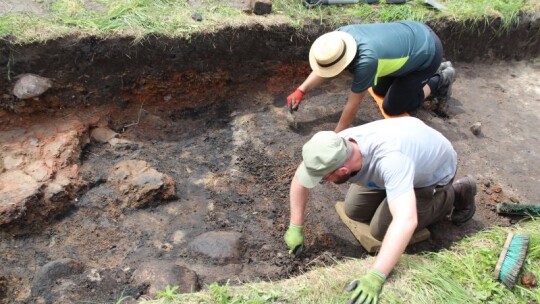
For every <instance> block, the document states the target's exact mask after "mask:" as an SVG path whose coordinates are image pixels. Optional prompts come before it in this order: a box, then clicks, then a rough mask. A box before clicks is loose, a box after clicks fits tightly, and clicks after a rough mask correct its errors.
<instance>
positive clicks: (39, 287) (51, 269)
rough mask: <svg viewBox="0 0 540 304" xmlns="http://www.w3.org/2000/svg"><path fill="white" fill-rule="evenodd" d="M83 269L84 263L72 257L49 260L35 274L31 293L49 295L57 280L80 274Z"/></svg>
mask: <svg viewBox="0 0 540 304" xmlns="http://www.w3.org/2000/svg"><path fill="white" fill-rule="evenodd" d="M83 271H84V264H82V263H81V262H79V261H76V260H73V259H70V258H64V259H59V260H55V261H52V262H49V263H47V264H45V265H44V266H43V267H41V268H40V269H39V270H38V272H37V273H36V275H35V276H34V280H33V281H32V291H31V294H32V296H34V297H35V296H44V295H49V294H50V291H51V289H52V288H53V287H54V284H55V282H56V280H59V279H61V278H65V277H69V276H72V275H78V274H81V273H82V272H83ZM46 298H47V296H46Z"/></svg>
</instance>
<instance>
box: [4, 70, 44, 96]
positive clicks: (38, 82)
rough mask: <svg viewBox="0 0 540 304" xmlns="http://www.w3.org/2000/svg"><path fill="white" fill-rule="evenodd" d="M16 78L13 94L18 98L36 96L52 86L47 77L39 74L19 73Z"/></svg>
mask: <svg viewBox="0 0 540 304" xmlns="http://www.w3.org/2000/svg"><path fill="white" fill-rule="evenodd" d="M17 78H19V79H18V80H17V82H15V86H14V87H13V95H15V96H17V98H19V99H28V98H33V97H37V96H39V95H41V94H43V93H45V91H47V90H48V89H49V88H50V87H52V81H51V80H50V79H49V78H45V77H41V76H39V75H35V74H21V75H19V76H17Z"/></svg>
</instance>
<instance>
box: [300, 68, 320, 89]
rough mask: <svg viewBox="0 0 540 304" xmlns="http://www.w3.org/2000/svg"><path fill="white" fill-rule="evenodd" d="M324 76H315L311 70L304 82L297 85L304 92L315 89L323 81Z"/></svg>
mask: <svg viewBox="0 0 540 304" xmlns="http://www.w3.org/2000/svg"><path fill="white" fill-rule="evenodd" d="M324 80H325V78H322V77H320V76H317V74H315V73H314V72H311V74H309V76H308V77H307V78H306V80H304V82H303V83H302V84H301V85H300V86H299V87H298V88H299V89H300V90H302V91H303V92H304V93H307V92H308V91H311V90H313V89H315V88H316V87H318V86H320V85H321V84H322V83H323V82H324Z"/></svg>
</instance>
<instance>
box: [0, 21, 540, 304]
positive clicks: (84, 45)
mask: <svg viewBox="0 0 540 304" xmlns="http://www.w3.org/2000/svg"><path fill="white" fill-rule="evenodd" d="M429 25H430V26H431V27H432V28H433V29H434V31H435V32H436V33H437V34H439V36H440V37H441V39H442V41H443V43H444V47H445V57H446V58H447V59H449V60H452V61H453V62H455V63H456V64H457V65H458V66H457V67H458V70H459V71H460V72H459V73H461V74H460V75H461V76H460V77H461V78H459V79H463V81H471V82H472V83H475V85H474V88H475V89H474V90H473V91H471V90H469V89H468V86H467V85H462V87H458V88H457V92H456V93H455V95H456V96H457V97H456V98H454V99H453V100H452V102H451V105H450V111H451V113H450V117H449V118H448V117H445V118H444V119H442V118H440V117H437V116H435V115H432V113H431V112H429V111H421V112H420V113H419V118H421V119H423V120H425V121H427V122H429V124H430V125H432V126H434V127H435V128H437V129H438V130H441V132H443V133H444V134H445V135H446V136H447V137H448V138H449V139H450V140H451V141H452V142H453V144H454V145H455V148H456V150H457V151H458V154H459V155H460V157H461V159H460V164H459V169H458V171H460V173H465V174H469V173H471V172H468V170H473V169H476V170H477V172H479V171H482V170H483V171H482V172H483V173H482V174H484V175H483V176H478V177H477V179H478V180H479V185H480V186H479V188H480V190H479V191H480V192H481V196H480V194H479V196H478V197H477V201H478V204H477V205H478V210H479V211H477V213H479V214H481V217H480V218H478V219H475V220H474V221H472V223H471V224H469V225H468V226H466V227H465V228H463V227H461V228H456V227H454V226H452V225H450V224H448V223H447V224H443V225H442V226H440V227H439V228H437V227H435V228H434V229H433V230H432V240H431V241H430V242H423V243H422V244H419V245H418V246H417V247H413V248H410V249H409V250H411V251H412V252H417V251H422V250H438V249H440V248H444V247H447V246H449V245H451V244H452V243H453V242H455V241H456V240H457V239H459V238H461V237H463V236H464V235H466V234H467V233H473V232H474V231H477V230H479V229H482V228H484V227H485V226H487V225H494V224H509V220H508V219H506V218H504V219H501V218H500V217H498V216H496V215H494V212H493V202H496V201H501V200H506V201H509V200H514V201H518V200H519V199H520V195H522V196H524V197H525V198H533V197H537V196H538V193H537V191H538V190H536V187H535V185H536V181H537V179H538V172H536V171H534V168H537V166H535V164H537V163H540V159H539V157H538V155H537V152H536V150H537V149H536V147H537V146H538V145H537V140H536V137H534V135H533V137H532V140H529V141H527V142H525V143H524V142H523V141H521V138H528V137H530V136H529V135H530V134H534V132H535V131H530V133H527V132H525V134H524V135H522V134H521V132H522V131H523V129H526V128H525V127H523V128H521V127H520V126H515V124H514V122H513V120H512V118H513V117H514V116H516V115H517V116H519V119H520V120H521V121H528V122H529V123H528V124H527V126H528V127H530V128H531V130H536V129H537V128H536V126H535V123H536V121H538V119H536V118H535V116H534V115H535V111H537V110H535V109H536V108H534V107H532V108H531V109H532V110H529V111H527V110H526V109H527V106H528V105H529V104H532V103H529V101H531V100H533V99H534V98H537V97H535V96H536V95H535V93H534V90H535V87H537V85H536V83H535V82H534V81H536V80H535V79H538V78H539V77H536V76H535V75H537V74H538V71H537V70H535V69H534V68H530V69H529V67H528V66H529V63H531V62H534V59H535V58H537V57H538V55H539V53H540V35H539V33H540V23H539V22H538V18H537V16H529V15H527V16H522V17H521V19H520V22H519V24H518V25H515V26H511V27H509V28H506V29H502V28H501V22H500V20H490V21H489V22H485V23H482V24H480V25H479V24H475V23H468V22H464V23H462V22H453V21H447V20H446V21H445V20H443V21H438V22H433V23H429ZM329 30H331V29H330V28H328V27H326V26H324V25H320V24H318V23H312V24H308V25H306V26H305V27H304V28H303V29H302V30H299V29H295V28H292V27H288V26H274V27H262V26H249V27H242V28H227V29H223V30H220V31H219V32H216V33H212V34H196V35H194V36H192V37H191V38H190V39H171V38H167V37H154V36H152V37H147V38H145V39H142V40H141V41H138V42H134V41H133V40H132V39H130V38H113V39H98V38H95V37H86V38H74V37H70V38H62V39H58V40H54V41H48V42H44V43H36V44H29V45H18V44H12V43H10V41H9V40H3V41H2V42H1V43H0V77H1V79H2V81H1V82H0V92H1V94H0V144H1V146H0V148H1V150H0V153H1V155H2V163H1V165H2V166H0V182H1V184H0V303H2V301H4V300H5V302H6V303H27V302H33V301H37V302H40V303H75V302H81V301H93V302H96V303H97V302H115V301H116V299H118V297H119V296H120V294H123V295H127V296H131V297H133V298H140V297H141V296H152V295H154V294H155V292H156V290H159V289H160V288H163V287H164V286H165V284H173V285H179V286H180V291H181V292H190V291H196V290H198V289H200V288H201V287H202V286H205V285H206V284H209V283H212V282H221V283H224V282H227V281H229V282H230V283H241V282H244V281H250V280H257V279H271V280H277V279H283V278H287V277H289V276H291V275H295V274H298V273H300V272H303V271H306V270H308V269H309V268H310V267H312V266H321V265H329V264H332V263H333V262H335V261H336V260H338V259H339V258H341V257H343V256H352V257H361V256H363V255H364V254H366V252H364V251H362V249H361V248H359V246H358V243H357V241H356V240H355V239H354V237H353V236H352V235H351V234H350V232H349V231H348V230H347V228H346V227H344V225H343V224H342V223H340V221H339V220H338V218H337V216H336V215H335V212H334V210H333V204H331V203H328V202H334V201H335V200H336V198H339V197H343V196H344V194H345V193H346V190H347V188H346V186H344V185H343V186H333V185H329V186H325V187H319V188H317V189H316V190H314V191H313V192H312V197H311V199H312V200H311V203H312V205H311V207H310V208H311V209H310V212H309V213H308V214H307V222H306V226H308V227H309V229H306V245H307V248H308V250H306V252H305V253H304V255H303V257H301V258H299V259H295V258H293V257H291V256H289V255H288V254H287V253H286V249H285V248H284V244H283V241H282V236H283V233H284V232H285V229H286V227H287V225H288V220H289V218H288V212H289V208H288V191H289V183H290V179H291V177H292V175H293V174H294V170H295V169H296V165H297V164H298V163H299V162H300V157H301V156H300V153H299V151H300V150H301V144H302V143H303V142H304V141H305V140H307V138H308V137H309V136H310V135H312V134H313V133H314V132H316V131H317V130H322V129H331V128H333V126H334V125H335V123H336V121H337V120H338V119H339V115H340V111H341V109H342V107H343V101H344V100H345V99H346V93H347V91H348V86H349V85H350V83H349V80H348V79H347V78H338V79H335V80H332V81H330V83H329V84H327V85H326V86H325V87H323V88H321V89H318V90H315V91H313V92H311V93H310V97H309V99H310V100H309V102H306V103H305V104H303V106H302V111H299V112H298V114H297V118H298V120H299V122H300V124H299V128H298V129H296V130H291V129H289V128H288V126H287V124H286V123H285V112H284V103H285V96H286V95H287V94H288V93H289V92H290V91H292V90H293V89H295V88H296V86H298V85H299V84H300V83H301V81H303V80H304V79H305V77H306V76H307V75H308V74H309V72H310V68H309V65H308V63H307V54H308V51H309V46H310V45H311V42H312V41H313V40H314V39H315V38H316V37H318V36H319V35H321V34H322V33H325V32H326V31H329ZM516 60H517V61H520V60H521V61H522V62H525V63H517V65H518V66H520V67H521V68H520V72H521V71H525V72H523V73H525V74H523V75H522V74H520V73H518V72H516V71H514V70H512V69H513V66H510V67H507V66H504V65H501V64H496V67H495V68H494V69H492V70H490V69H489V68H486V67H485V66H489V64H490V63H500V62H505V61H509V62H516ZM482 63H487V64H486V65H482ZM471 67H472V68H471ZM524 67H525V68H524ZM501 71H502V72H501ZM507 72H508V74H512V75H513V77H514V78H515V81H516V82H517V84H518V85H513V86H512V85H509V86H507V87H506V84H510V82H512V81H514V80H513V79H512V78H511V77H510V76H508V77H510V78H505V76H507V75H506V74H505V73H507ZM25 73H32V74H37V75H40V76H43V77H47V78H49V79H51V80H52V87H51V88H50V89H49V90H47V91H46V92H45V93H43V94H42V95H40V96H38V97H36V98H30V99H25V100H19V99H17V98H16V97H15V96H13V94H12V88H13V85H14V84H15V82H16V81H17V79H18V76H20V75H22V74H25ZM527 73H529V74H527ZM496 77H498V80H497V81H496V82H495V83H491V82H490V80H491V79H492V78H496ZM522 77H523V78H522ZM484 78H485V79H484ZM499 80H500V81H499ZM499 82H505V83H504V84H499ZM521 86H523V87H525V89H524V90H523V91H520V92H515V91H514V90H513V87H520V88H521ZM527 88H531V89H530V90H526V89H527ZM477 90H480V93H478V94H477ZM482 92H483V93H482ZM527 92H529V93H527ZM487 94H492V95H489V96H487ZM519 94H521V95H519ZM484 95H486V96H484ZM516 96H519V97H520V98H521V99H523V100H524V102H525V105H522V109H523V110H521V111H519V112H517V114H516V113H515V112H508V113H506V114H505V115H503V116H500V117H498V119H497V120H493V125H494V127H493V128H491V129H490V128H489V127H490V122H488V123H486V124H485V126H484V128H485V129H484V130H485V132H486V136H485V137H484V138H480V139H478V138H476V137H473V138H471V137H470V136H469V135H468V125H465V126H463V124H465V123H470V122H471V120H473V119H477V117H474V115H476V114H475V111H476V109H477V108H483V109H485V113H482V115H484V116H487V117H494V116H493V115H498V114H500V113H501V112H502V111H505V110H509V111H510V110H512V111H515V109H516V107H514V106H513V104H510V106H507V105H506V104H507V103H504V102H506V101H507V100H511V101H512V102H515V100H517V98H516ZM470 100H474V101H475V102H477V103H478V107H473V108H472V109H470V108H467V107H468V106H469V104H471V103H470V102H469V103H467V102H465V101H470ZM532 102H535V101H534V100H533V101H532ZM501 105H502V106H501ZM503 106H504V107H503ZM496 107H503V108H502V109H505V110H501V108H496ZM497 111H498V112H497ZM463 113H467V115H468V116H466V117H464V114H463ZM460 115H461V116H460ZM476 116H481V115H476ZM379 118H380V116H379V113H378V110H377V109H376V107H375V106H374V104H373V103H367V102H366V103H365V105H363V106H362V113H360V114H359V115H358V118H357V119H356V120H355V124H362V123H366V122H369V121H372V120H375V119H379ZM506 118H508V121H505V119H506ZM463 130H466V131H463ZM492 130H502V131H501V132H506V133H504V134H502V135H500V134H497V135H496V136H495V135H493V136H492V135H491V134H489V133H490V132H492ZM493 132H494V131H493ZM508 134H511V135H515V136H516V139H515V141H516V142H512V141H511V140H508V139H507V138H510V137H509V136H507V135H508ZM493 138H496V139H498V138H505V139H506V141H505V142H504V145H506V146H507V148H504V149H511V147H513V149H514V151H515V153H514V154H513V160H512V159H511V158H507V157H505V155H503V153H498V150H494V149H493V147H498V146H499V142H496V141H495V142H493V141H491V140H492V139H493ZM482 139H483V140H484V141H481V140H482ZM514 144H515V145H514ZM500 146H503V145H502V144H500ZM480 150H483V151H487V152H483V153H486V154H485V155H483V154H480V153H478V155H474V153H472V152H471V151H473V152H476V151H480ZM487 160H489V161H490V162H492V163H493V164H495V165H492V164H489V163H487V164H486V163H484V162H487ZM494 166H497V168H496V169H494ZM505 166H507V167H505ZM484 168H486V169H484ZM499 169H500V171H501V173H500V174H499V173H497V172H498V171H497V170H499ZM494 172H495V173H494ZM507 173H508V174H507ZM529 177H530V178H529ZM512 184H519V185H520V187H521V188H520V189H517V190H516V189H513V188H512V187H511V185H512ZM518 190H519V191H518ZM515 193H518V194H516V195H514V194H515Z"/></svg>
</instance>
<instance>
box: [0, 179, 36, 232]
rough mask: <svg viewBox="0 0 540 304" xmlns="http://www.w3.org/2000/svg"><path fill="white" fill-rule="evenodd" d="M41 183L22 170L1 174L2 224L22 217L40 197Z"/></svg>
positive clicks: (0, 221)
mask: <svg viewBox="0 0 540 304" xmlns="http://www.w3.org/2000/svg"><path fill="white" fill-rule="evenodd" d="M40 186H41V185H40V184H39V183H38V182H36V180H34V179H33V178H32V177H31V176H30V175H28V174H26V173H24V172H23V171H22V170H14V171H9V172H5V173H3V174H0V226H2V225H6V224H9V223H12V222H14V221H15V220H18V219H20V218H21V217H22V216H24V215H25V214H26V211H27V208H28V205H29V204H30V203H31V202H33V201H34V200H37V199H38V196H39V195H38V193H39V188H40Z"/></svg>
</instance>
